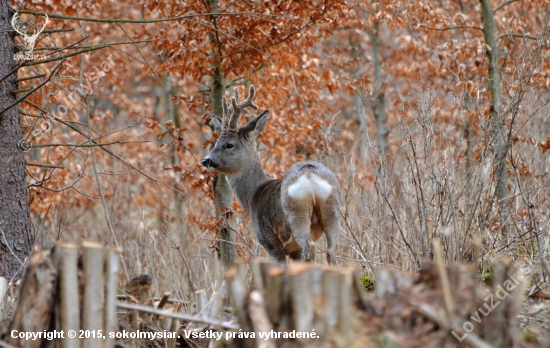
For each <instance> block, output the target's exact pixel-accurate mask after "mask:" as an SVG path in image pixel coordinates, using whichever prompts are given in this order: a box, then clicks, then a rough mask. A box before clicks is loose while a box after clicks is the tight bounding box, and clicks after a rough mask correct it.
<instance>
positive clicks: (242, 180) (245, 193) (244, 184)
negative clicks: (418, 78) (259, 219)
mask: <svg viewBox="0 0 550 348" xmlns="http://www.w3.org/2000/svg"><path fill="white" fill-rule="evenodd" d="M227 180H228V181H229V184H230V185H231V188H232V189H233V191H234V192H235V196H237V200H238V201H239V203H241V205H242V206H243V208H244V210H245V211H246V213H247V214H248V215H249V216H250V213H251V212H252V206H253V202H252V198H253V197H254V194H255V193H256V191H257V190H258V188H259V187H260V186H261V185H262V184H264V183H265V182H267V181H270V180H271V179H270V178H269V177H268V176H267V175H265V173H264V170H263V169H262V166H261V164H260V158H259V157H258V155H257V154H256V155H255V156H254V157H253V158H252V161H251V163H250V165H249V166H248V167H247V168H246V170H244V171H242V172H239V173H237V174H234V175H232V176H231V177H228V178H227Z"/></svg>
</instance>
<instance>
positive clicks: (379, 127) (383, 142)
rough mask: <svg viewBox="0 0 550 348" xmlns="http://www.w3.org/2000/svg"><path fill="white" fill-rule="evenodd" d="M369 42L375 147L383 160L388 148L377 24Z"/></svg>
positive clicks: (373, 28)
mask: <svg viewBox="0 0 550 348" xmlns="http://www.w3.org/2000/svg"><path fill="white" fill-rule="evenodd" d="M372 30H373V32H372V34H371V36H370V40H371V43H372V55H373V59H374V103H373V109H374V110H373V111H374V117H375V118H376V146H378V151H380V156H381V157H382V158H385V155H386V148H387V147H388V125H387V119H388V118H387V116H386V106H385V103H384V92H383V91H382V65H381V62H380V60H381V59H380V34H379V28H378V24H376V23H375V24H373V26H372Z"/></svg>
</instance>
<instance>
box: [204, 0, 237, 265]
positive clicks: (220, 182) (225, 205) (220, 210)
mask: <svg viewBox="0 0 550 348" xmlns="http://www.w3.org/2000/svg"><path fill="white" fill-rule="evenodd" d="M210 5H211V6H212V13H213V14H215V13H217V12H218V1H217V0H211V1H210ZM212 22H213V25H214V27H216V16H212ZM211 40H212V43H214V51H213V52H212V53H213V54H214V56H215V57H216V58H214V63H213V66H212V69H213V70H214V75H213V76H212V88H211V93H210V107H211V108H212V112H213V113H214V114H216V115H218V116H220V117H221V116H222V114H223V110H222V97H223V95H224V93H225V84H224V81H223V72H222V71H221V61H220V59H221V54H220V51H221V47H220V42H219V40H217V38H216V36H215V34H212V35H211ZM213 188H214V204H215V206H216V212H217V214H218V216H221V217H223V218H225V223H224V224H223V225H222V226H221V227H220V230H219V231H218V233H219V238H220V252H219V254H220V260H221V263H222V267H223V268H224V269H225V270H227V269H229V268H230V267H233V266H235V260H236V257H237V251H236V248H235V229H234V226H235V221H234V217H233V213H232V211H233V209H232V207H233V191H232V190H231V186H229V183H228V182H227V180H226V179H225V175H223V174H221V173H219V174H218V177H217V179H215V181H214V184H213Z"/></svg>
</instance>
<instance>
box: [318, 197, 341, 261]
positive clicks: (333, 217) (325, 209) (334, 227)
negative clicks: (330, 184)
mask: <svg viewBox="0 0 550 348" xmlns="http://www.w3.org/2000/svg"><path fill="white" fill-rule="evenodd" d="M321 224H322V225H323V231H324V232H325V238H326V240H327V263H328V264H336V254H335V249H336V244H337V242H338V236H339V234H340V211H339V209H338V205H334V204H324V205H323V206H322V207H321Z"/></svg>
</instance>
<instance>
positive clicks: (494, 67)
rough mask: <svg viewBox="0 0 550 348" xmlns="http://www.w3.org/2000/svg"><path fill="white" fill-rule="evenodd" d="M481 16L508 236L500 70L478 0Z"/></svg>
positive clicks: (489, 12)
mask: <svg viewBox="0 0 550 348" xmlns="http://www.w3.org/2000/svg"><path fill="white" fill-rule="evenodd" d="M480 3H481V17H482V20H483V36H484V38H485V44H486V46H487V49H486V51H485V52H486V56H487V64H488V66H489V69H488V72H487V75H488V79H489V91H490V93H491V128H492V132H493V137H494V148H495V166H496V168H495V182H496V188H495V194H496V198H497V200H498V205H499V208H500V223H501V226H502V233H503V234H504V235H507V234H508V230H509V229H508V226H509V224H510V207H509V203H510V199H509V197H508V168H507V165H506V153H507V151H508V144H507V142H506V135H505V131H506V128H505V127H504V124H503V119H502V85H501V81H500V68H499V66H498V50H499V48H498V46H497V44H496V39H495V29H496V24H495V19H494V16H493V8H492V7H491V1H490V0H480Z"/></svg>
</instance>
